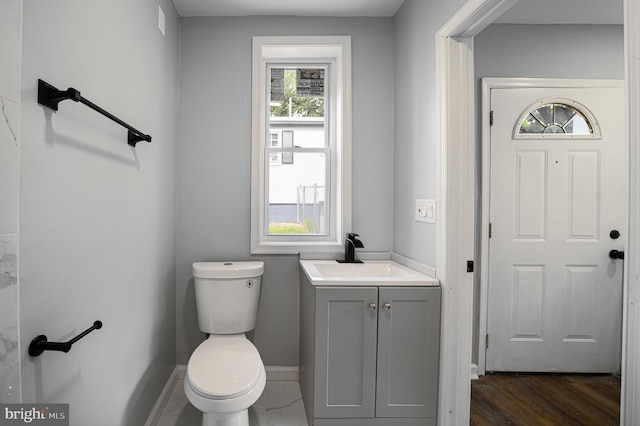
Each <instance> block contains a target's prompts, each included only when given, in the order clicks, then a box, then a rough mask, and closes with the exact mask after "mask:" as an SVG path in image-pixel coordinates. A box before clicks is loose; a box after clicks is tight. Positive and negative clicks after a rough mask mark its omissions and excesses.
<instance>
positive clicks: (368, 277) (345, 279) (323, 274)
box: [300, 260, 438, 286]
mask: <svg viewBox="0 0 640 426" xmlns="http://www.w3.org/2000/svg"><path fill="white" fill-rule="evenodd" d="M300 266H301V267H302V270H303V271H304V273H305V275H306V276H307V278H309V281H311V283H312V284H313V285H330V286H336V285H338V286H355V285H395V286H437V285H438V280H436V279H435V278H432V277H429V276H428V275H425V274H422V273H420V272H418V271H415V270H413V269H411V268H407V267H406V266H403V265H400V264H399V263H396V262H394V261H391V260H365V261H364V263H338V262H336V261H335V260H301V261H300Z"/></svg>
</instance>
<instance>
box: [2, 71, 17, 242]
mask: <svg viewBox="0 0 640 426" xmlns="http://www.w3.org/2000/svg"><path fill="white" fill-rule="evenodd" d="M0 79H1V78H0ZM18 117H19V108H18V104H17V103H15V102H13V101H10V100H8V99H6V98H2V97H0V234H7V233H15V232H18V190H19V185H20V182H19V173H18V167H19V164H20V162H19V155H20V153H19V146H18V141H19V134H18V132H19V119H18Z"/></svg>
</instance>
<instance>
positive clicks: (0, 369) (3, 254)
mask: <svg viewBox="0 0 640 426" xmlns="http://www.w3.org/2000/svg"><path fill="white" fill-rule="evenodd" d="M19 365H20V364H19V353H18V234H0V403H6V402H18V401H19V398H20V392H19V390H20V382H19V380H20V368H19Z"/></svg>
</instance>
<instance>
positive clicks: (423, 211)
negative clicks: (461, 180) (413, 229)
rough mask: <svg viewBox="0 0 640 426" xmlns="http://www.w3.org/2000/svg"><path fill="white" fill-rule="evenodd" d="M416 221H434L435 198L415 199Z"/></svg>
mask: <svg viewBox="0 0 640 426" xmlns="http://www.w3.org/2000/svg"><path fill="white" fill-rule="evenodd" d="M415 218H416V222H427V223H436V200H424V199H417V200H416V210H415Z"/></svg>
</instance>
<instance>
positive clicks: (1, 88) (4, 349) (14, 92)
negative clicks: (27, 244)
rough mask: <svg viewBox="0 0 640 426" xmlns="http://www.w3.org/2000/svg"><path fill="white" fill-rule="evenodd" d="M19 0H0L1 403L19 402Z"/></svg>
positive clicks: (20, 11) (20, 6) (20, 21)
mask: <svg viewBox="0 0 640 426" xmlns="http://www.w3.org/2000/svg"><path fill="white" fill-rule="evenodd" d="M21 23H22V0H0V58H2V59H0V403H9V402H19V401H20V353H19V351H18V347H19V345H18V334H19V331H18V325H19V322H18V312H19V310H18V236H19V229H18V199H19V187H20V184H19V176H20V174H19V171H20V48H21V28H22V26H21Z"/></svg>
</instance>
